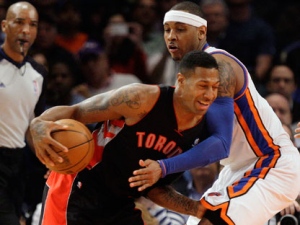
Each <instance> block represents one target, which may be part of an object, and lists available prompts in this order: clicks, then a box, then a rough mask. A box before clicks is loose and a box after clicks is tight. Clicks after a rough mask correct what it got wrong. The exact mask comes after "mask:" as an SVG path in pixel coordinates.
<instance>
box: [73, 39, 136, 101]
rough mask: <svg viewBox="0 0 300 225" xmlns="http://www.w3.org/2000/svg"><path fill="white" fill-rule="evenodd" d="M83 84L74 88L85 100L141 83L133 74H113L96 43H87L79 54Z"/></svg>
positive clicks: (103, 53)
mask: <svg viewBox="0 0 300 225" xmlns="http://www.w3.org/2000/svg"><path fill="white" fill-rule="evenodd" d="M79 57H80V64H81V69H82V75H83V79H84V83H83V84H81V85H79V86H77V87H75V89H74V91H75V93H78V94H81V95H83V96H84V97H85V98H88V97H91V96H93V95H96V94H99V93H103V92H106V91H109V90H112V89H115V88H119V87H121V86H123V85H126V84H131V83H141V81H140V80H139V79H138V78H137V77H136V76H135V75H133V74H121V73H115V72H114V71H113V70H112V69H111V68H110V64H109V60H108V58H107V55H106V53H105V52H104V50H103V49H102V48H101V47H100V45H99V43H97V42H87V43H86V44H85V46H84V47H83V48H82V49H81V51H80V52H79Z"/></svg>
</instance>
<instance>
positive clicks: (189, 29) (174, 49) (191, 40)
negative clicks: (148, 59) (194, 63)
mask: <svg viewBox="0 0 300 225" xmlns="http://www.w3.org/2000/svg"><path fill="white" fill-rule="evenodd" d="M199 35H200V34H199V29H198V28H197V27H194V26H191V25H188V24H185V23H179V22H166V23H165V24H164V39H165V43H166V46H167V49H168V51H169V53H170V54H171V57H172V58H173V59H174V60H175V61H180V60H181V59H182V57H183V56H184V55H185V54H186V53H188V52H190V51H192V50H196V49H200V46H201V43H200V39H199Z"/></svg>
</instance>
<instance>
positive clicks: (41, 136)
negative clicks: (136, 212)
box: [30, 117, 68, 166]
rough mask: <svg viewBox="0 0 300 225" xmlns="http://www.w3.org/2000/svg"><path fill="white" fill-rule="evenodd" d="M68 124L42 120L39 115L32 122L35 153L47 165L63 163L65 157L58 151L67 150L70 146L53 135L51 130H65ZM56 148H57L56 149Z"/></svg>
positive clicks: (31, 129)
mask: <svg viewBox="0 0 300 225" xmlns="http://www.w3.org/2000/svg"><path fill="white" fill-rule="evenodd" d="M66 128H67V126H65V125H60V124H57V123H55V122H52V121H45V120H41V119H39V118H38V117H37V118H35V119H33V120H32V121H31V124H30V133H31V137H32V141H33V145H34V150H35V154H36V156H37V157H38V159H39V160H40V161H41V162H42V163H43V164H45V165H46V166H47V165H50V166H54V165H55V163H62V162H63V158H62V157H60V156H59V155H58V154H57V153H56V151H63V152H67V151H68V148H67V147H65V146H63V145H62V144H60V143H59V142H57V141H56V140H54V139H53V138H52V137H51V132H53V131H55V130H64V129H66ZM54 148H55V149H56V150H54Z"/></svg>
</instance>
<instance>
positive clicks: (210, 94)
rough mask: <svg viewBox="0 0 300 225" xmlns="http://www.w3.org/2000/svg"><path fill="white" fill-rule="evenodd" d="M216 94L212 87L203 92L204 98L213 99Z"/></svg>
mask: <svg viewBox="0 0 300 225" xmlns="http://www.w3.org/2000/svg"><path fill="white" fill-rule="evenodd" d="M216 95H217V91H216V90H215V89H214V88H212V87H208V88H207V89H206V91H205V93H204V97H205V99H206V100H210V101H212V100H214V99H215V98H216Z"/></svg>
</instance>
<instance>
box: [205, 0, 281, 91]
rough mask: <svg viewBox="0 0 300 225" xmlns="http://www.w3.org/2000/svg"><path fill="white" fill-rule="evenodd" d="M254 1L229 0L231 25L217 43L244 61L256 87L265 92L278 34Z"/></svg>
mask: <svg viewBox="0 0 300 225" xmlns="http://www.w3.org/2000/svg"><path fill="white" fill-rule="evenodd" d="M251 1H252V0H226V3H227V5H228V8H229V25H228V27H227V30H226V35H225V37H224V38H223V39H222V41H221V42H220V44H219V46H218V47H219V48H222V49H224V50H226V51H228V52H230V53H232V54H233V55H234V56H236V57H237V58H238V59H239V60H240V61H241V62H243V63H244V64H245V66H246V67H247V69H248V71H249V72H250V74H251V76H252V79H253V81H254V84H255V85H256V88H257V90H258V91H259V92H260V93H261V94H264V93H265V87H264V86H265V77H266V75H267V71H268V70H269V68H270V67H271V65H272V60H273V57H274V55H275V50H276V49H275V47H276V46H275V36H274V33H273V29H272V27H271V26H270V25H268V24H267V23H266V22H265V21H264V20H263V19H261V18H258V17H256V16H255V14H254V13H253V11H252V8H251ZM208 29H209V28H208Z"/></svg>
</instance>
